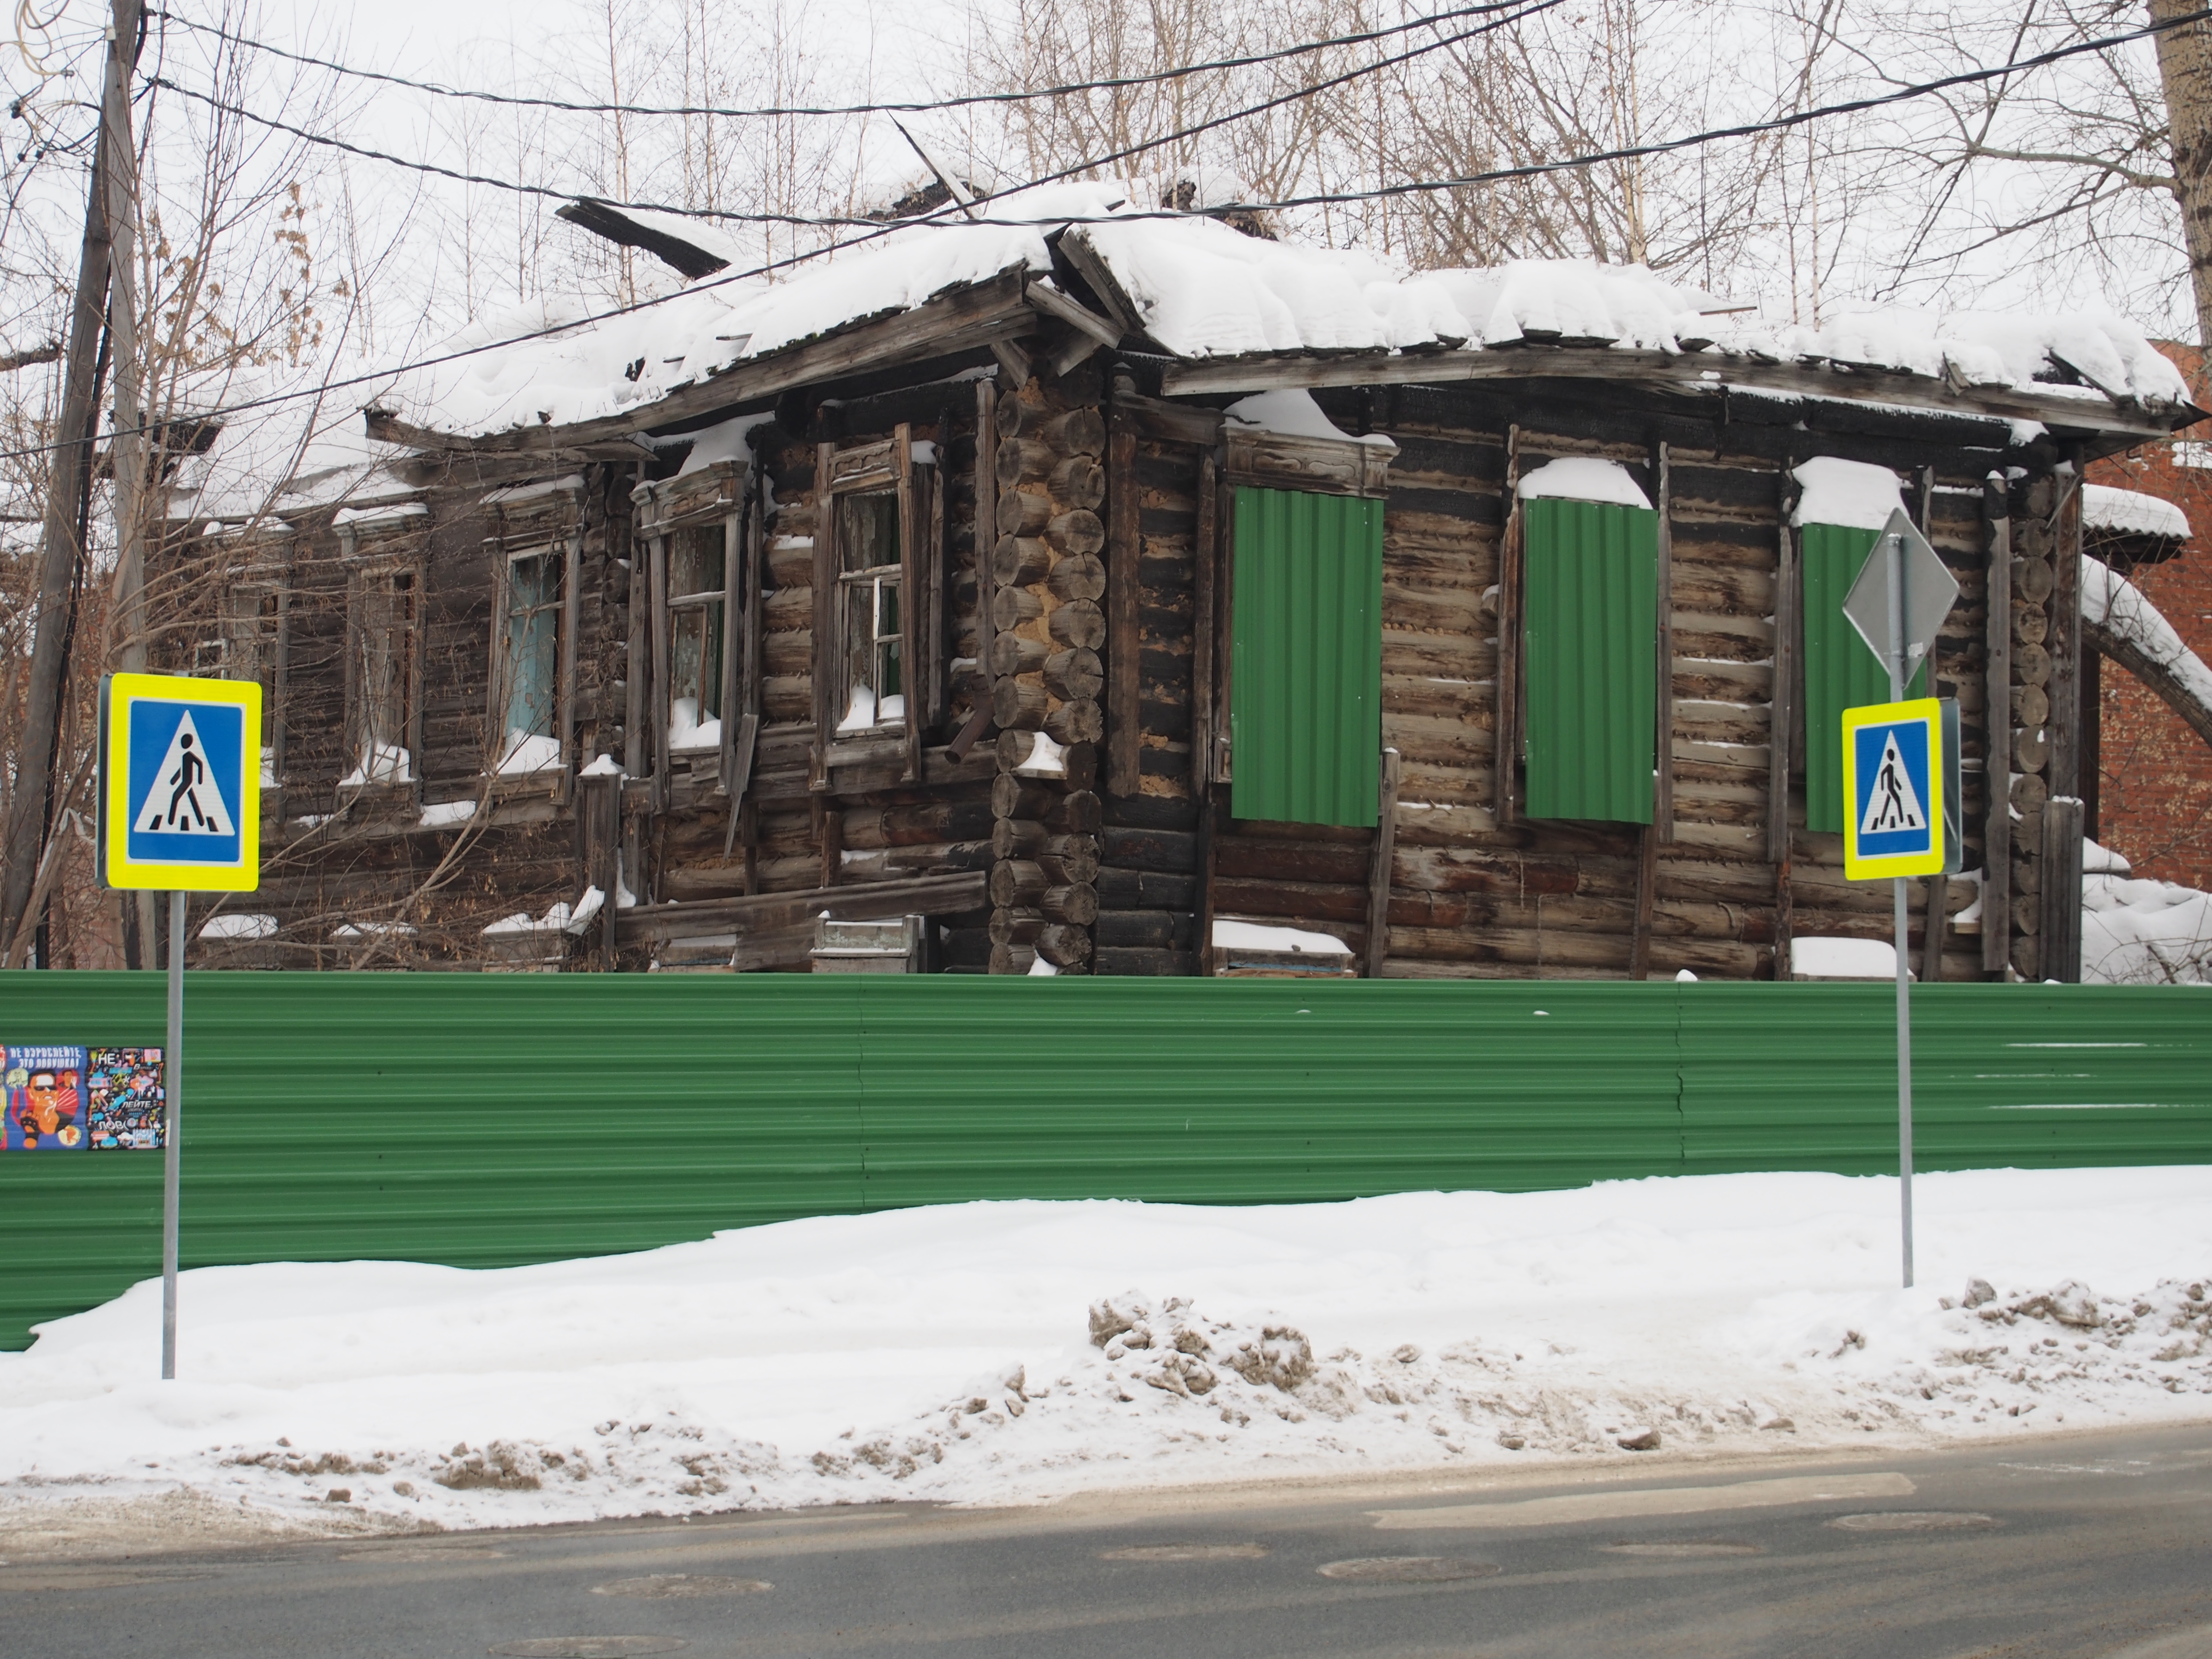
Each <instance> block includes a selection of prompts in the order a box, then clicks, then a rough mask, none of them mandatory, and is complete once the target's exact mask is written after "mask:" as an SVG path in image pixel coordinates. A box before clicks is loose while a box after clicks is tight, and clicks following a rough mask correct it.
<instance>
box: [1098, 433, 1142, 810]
mask: <svg viewBox="0 0 2212 1659" xmlns="http://www.w3.org/2000/svg"><path fill="white" fill-rule="evenodd" d="M1106 489H1107V493H1108V501H1109V505H1108V507H1107V510H1106V520H1107V523H1106V788H1107V791H1108V793H1111V794H1115V795H1133V794H1136V793H1138V791H1139V776H1138V766H1139V757H1138V750H1139V747H1140V744H1139V738H1141V737H1142V735H1143V720H1142V716H1141V713H1140V709H1139V702H1140V700H1141V696H1142V691H1143V687H1142V678H1141V674H1140V667H1141V665H1140V664H1139V660H1138V655H1139V653H1138V629H1137V602H1138V599H1139V580H1138V572H1137V567H1138V562H1139V558H1140V556H1141V555H1142V544H1141V540H1140V538H1139V533H1138V526H1137V435H1136V432H1135V431H1134V429H1133V428H1131V427H1130V426H1129V425H1128V424H1127V422H1125V421H1123V420H1121V419H1120V418H1119V417H1118V416H1117V417H1116V419H1115V422H1114V425H1113V428H1112V430H1111V431H1110V432H1109V434H1108V435H1107V439H1106Z"/></svg>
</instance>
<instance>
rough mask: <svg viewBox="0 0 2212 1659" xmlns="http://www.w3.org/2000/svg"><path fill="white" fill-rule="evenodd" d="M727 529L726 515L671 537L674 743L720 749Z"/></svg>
mask: <svg viewBox="0 0 2212 1659" xmlns="http://www.w3.org/2000/svg"><path fill="white" fill-rule="evenodd" d="M727 557H728V538H727V533H726V531H725V529H724V527H723V524H722V521H721V520H719V519H718V520H714V522H712V523H709V524H701V525H690V526H685V527H684V528H683V529H681V530H678V531H677V532H674V533H673V534H671V536H670V537H669V538H668V747H669V750H670V752H671V753H676V752H678V751H682V750H697V749H714V750H719V749H720V747H721V744H722V690H723V678H724V676H723V667H724V660H723V659H724V657H725V654H726V631H727V630H726V621H727V611H728V598H727V594H728V587H727V584H726V580H725V576H726V572H725V568H724V565H725V562H726V559H727Z"/></svg>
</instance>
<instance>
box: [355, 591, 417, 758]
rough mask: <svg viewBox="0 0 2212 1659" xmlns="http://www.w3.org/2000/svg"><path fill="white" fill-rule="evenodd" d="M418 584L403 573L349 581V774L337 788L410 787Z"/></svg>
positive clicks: (413, 738)
mask: <svg viewBox="0 0 2212 1659" xmlns="http://www.w3.org/2000/svg"><path fill="white" fill-rule="evenodd" d="M421 585H422V584H421V578H420V576H419V574H418V573H417V572H416V571H415V570H413V569H411V568H408V569H398V570H382V571H370V572H365V573H363V574H361V575H358V576H356V578H355V579H354V593H353V626H352V629H351V630H350V632H351V635H352V638H351V641H350V650H349V653H348V660H347V663H346V703H347V708H348V725H349V728H350V735H351V738H352V744H351V749H352V752H353V755H354V757H355V766H354V769H353V770H352V771H351V772H349V773H348V774H347V775H345V776H344V777H343V778H341V779H339V780H338V783H339V787H342V788H357V787H362V786H364V785H369V784H409V783H412V782H413V781H415V770H414V766H415V754H414V750H415V733H414V718H413V717H414V712H415V708H414V706H415V695H416V693H415V622H416V599H418V597H419V594H420V591H421Z"/></svg>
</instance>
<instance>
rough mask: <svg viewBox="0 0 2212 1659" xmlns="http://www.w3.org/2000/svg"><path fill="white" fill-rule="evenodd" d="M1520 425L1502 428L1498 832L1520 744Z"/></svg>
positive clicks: (1495, 777) (1508, 818) (1509, 810)
mask: <svg viewBox="0 0 2212 1659" xmlns="http://www.w3.org/2000/svg"><path fill="white" fill-rule="evenodd" d="M1520 486H1521V428H1519V427H1518V426H1517V425H1516V426H1510V427H1508V428H1506V429H1505V491H1504V505H1505V530H1504V534H1503V535H1501V536H1500V537H1499V538H1498V657H1497V663H1498V666H1497V668H1496V670H1495V674H1496V677H1497V688H1496V690H1497V696H1496V707H1497V709H1498V729H1497V733H1496V740H1495V744H1494V746H1493V754H1492V766H1493V768H1494V770H1493V773H1492V781H1491V793H1490V811H1491V817H1492V821H1493V822H1494V823H1496V824H1497V826H1498V828H1499V829H1504V827H1505V826H1506V825H1507V824H1509V823H1511V822H1512V821H1513V763H1514V761H1515V760H1516V758H1517V754H1516V751H1517V750H1519V748H1520V745H1519V744H1517V743H1516V742H1515V741H1514V738H1515V736H1516V733H1517V732H1518V731H1519V729H1520V720H1521V684H1520V682H1521V581H1520V574H1521V569H1520V551H1521V521H1522V513H1521V495H1520Z"/></svg>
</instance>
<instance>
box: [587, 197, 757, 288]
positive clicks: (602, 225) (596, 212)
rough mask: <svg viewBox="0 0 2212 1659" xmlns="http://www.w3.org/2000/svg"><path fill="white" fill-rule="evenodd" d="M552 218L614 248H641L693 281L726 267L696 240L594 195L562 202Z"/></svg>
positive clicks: (726, 264) (725, 260)
mask: <svg viewBox="0 0 2212 1659" xmlns="http://www.w3.org/2000/svg"><path fill="white" fill-rule="evenodd" d="M553 216H554V217H555V218H556V219H566V220H567V221H568V222H569V223H570V224H572V225H580V226H581V227H582V228H584V229H586V230H588V231H590V232H591V233H592V234H593V235H594V236H603V237H605V239H606V240H608V241H610V242H612V243H613V244H614V245H615V246H617V247H635V248H641V249H643V250H644V251H645V252H647V253H650V254H651V255H653V258H656V259H659V261H660V262H661V263H662V264H665V265H669V266H671V267H672V268H673V269H675V270H679V271H681V272H682V273H683V274H684V276H688V277H690V278H691V279H692V280H693V281H695V282H696V281H697V280H698V279H699V278H700V277H702V276H713V275H714V273H715V272H716V271H718V270H728V269H729V264H730V262H729V261H728V260H727V259H726V258H723V257H722V256H721V255H720V254H719V253H714V252H709V251H708V249H706V248H703V247H702V246H699V245H698V244H697V243H696V242H690V241H686V240H684V238H683V237H681V236H678V235H677V234H675V233H674V232H672V231H670V230H665V229H663V228H659V227H658V226H654V225H647V224H644V223H641V222H639V221H638V220H635V219H633V218H632V217H630V216H629V214H627V213H625V212H623V210H622V209H620V208H618V207H617V206H616V205H615V204H613V203H611V202H602V201H600V200H599V199H598V198H597V197H590V196H586V197H581V198H580V199H579V200H576V201H574V202H563V203H562V204H561V205H560V206H559V207H556V208H555V209H554V210H553Z"/></svg>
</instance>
